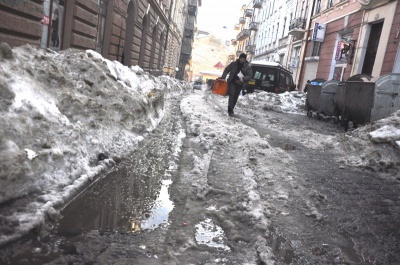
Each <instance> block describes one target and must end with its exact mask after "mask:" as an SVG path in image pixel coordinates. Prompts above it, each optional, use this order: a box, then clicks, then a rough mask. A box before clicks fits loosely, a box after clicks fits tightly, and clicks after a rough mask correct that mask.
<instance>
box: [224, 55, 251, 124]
mask: <svg viewBox="0 0 400 265" xmlns="http://www.w3.org/2000/svg"><path fill="white" fill-rule="evenodd" d="M246 57H247V55H246V54H245V53H242V54H240V56H239V59H237V60H236V61H233V62H231V63H230V64H229V65H228V66H227V67H226V68H225V70H224V72H223V74H222V76H221V77H219V79H225V78H226V76H227V75H228V73H229V77H228V94H229V102H228V114H229V116H232V115H233V109H234V108H235V105H236V102H237V100H238V98H239V95H240V90H241V89H242V85H243V83H244V82H247V81H249V80H250V79H251V78H252V77H253V71H252V70H251V66H250V64H249V62H248V61H247V60H246Z"/></svg>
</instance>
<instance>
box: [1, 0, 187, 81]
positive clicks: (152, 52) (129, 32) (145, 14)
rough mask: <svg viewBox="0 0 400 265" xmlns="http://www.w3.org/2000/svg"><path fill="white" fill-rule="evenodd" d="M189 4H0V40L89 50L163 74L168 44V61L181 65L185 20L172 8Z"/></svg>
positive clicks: (74, 0) (129, 0)
mask: <svg viewBox="0 0 400 265" xmlns="http://www.w3.org/2000/svg"><path fill="white" fill-rule="evenodd" d="M187 1H188V0H176V1H174V0H67V1H65V0H0V42H7V43H8V44H9V45H10V46H11V47H15V46H20V45H24V44H27V43H29V44H31V45H34V46H38V47H42V48H49V49H52V50H62V49H68V48H76V49H92V50H96V51H97V52H99V53H101V54H102V56H103V57H105V58H107V59H110V60H117V61H120V62H121V63H123V64H124V65H127V66H131V65H139V66H140V67H142V68H143V69H144V70H146V71H150V72H153V73H161V72H162V70H163V69H164V64H165V62H166V61H165V59H166V50H167V49H169V47H170V46H172V47H174V48H173V50H174V52H173V53H172V54H171V55H169V56H170V57H168V60H170V61H171V60H172V61H173V60H175V63H176V61H179V57H180V47H181V45H180V42H181V41H182V37H183V35H182V34H181V35H179V34H180V33H179V31H181V32H183V29H182V27H183V22H182V23H181V24H182V25H179V21H181V20H183V18H181V17H179V14H180V13H179V12H176V13H174V14H172V13H171V10H172V8H173V7H174V8H175V9H177V8H181V7H182V6H185V5H186V6H187V4H186V3H187ZM173 15H175V16H177V17H173ZM185 19H186V17H185ZM171 21H174V24H173V25H171ZM177 31H178V33H176V32H177ZM170 33H171V36H173V37H170ZM174 34H175V35H174ZM176 34H178V37H177V38H176ZM169 37H170V38H169ZM170 43H172V45H169V44H170ZM167 54H169V53H167ZM176 65H177V64H176Z"/></svg>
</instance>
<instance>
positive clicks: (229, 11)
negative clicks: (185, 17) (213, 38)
mask: <svg viewBox="0 0 400 265" xmlns="http://www.w3.org/2000/svg"><path fill="white" fill-rule="evenodd" d="M248 2H249V1H248V0H247V1H246V0H229V1H226V0H203V1H202V5H201V7H200V8H199V11H198V14H197V26H198V29H199V30H205V31H209V32H212V33H215V34H216V35H220V36H221V37H225V38H226V39H228V40H230V39H232V38H235V37H236V35H237V32H236V31H235V30H234V25H235V24H238V23H239V17H240V9H241V7H242V5H244V4H246V3H248ZM224 27H226V29H224Z"/></svg>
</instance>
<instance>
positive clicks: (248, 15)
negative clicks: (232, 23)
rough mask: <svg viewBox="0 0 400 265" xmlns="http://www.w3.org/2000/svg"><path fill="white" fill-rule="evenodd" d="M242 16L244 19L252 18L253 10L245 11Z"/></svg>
mask: <svg viewBox="0 0 400 265" xmlns="http://www.w3.org/2000/svg"><path fill="white" fill-rule="evenodd" d="M244 16H245V17H252V16H253V9H246V10H245V11H244Z"/></svg>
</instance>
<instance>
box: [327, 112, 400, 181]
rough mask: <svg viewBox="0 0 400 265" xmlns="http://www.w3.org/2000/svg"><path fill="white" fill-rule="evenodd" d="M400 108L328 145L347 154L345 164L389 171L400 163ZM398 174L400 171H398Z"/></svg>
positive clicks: (339, 136) (337, 137)
mask: <svg viewBox="0 0 400 265" xmlns="http://www.w3.org/2000/svg"><path fill="white" fill-rule="evenodd" d="M399 141H400V110H399V111H397V112H395V113H393V114H391V115H390V116H389V117H387V118H385V119H381V120H378V121H375V122H372V123H370V124H367V125H365V126H362V127H359V128H357V129H355V130H353V131H349V132H347V133H344V134H339V135H337V136H336V137H334V138H333V139H332V141H327V145H332V146H334V147H335V148H340V150H343V151H344V152H345V154H346V156H345V157H343V158H342V159H341V162H342V163H344V164H346V165H351V166H359V167H367V168H370V169H373V170H388V169H394V168H397V167H398V166H399V165H400V145H399ZM397 175H398V174H397Z"/></svg>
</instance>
